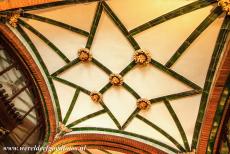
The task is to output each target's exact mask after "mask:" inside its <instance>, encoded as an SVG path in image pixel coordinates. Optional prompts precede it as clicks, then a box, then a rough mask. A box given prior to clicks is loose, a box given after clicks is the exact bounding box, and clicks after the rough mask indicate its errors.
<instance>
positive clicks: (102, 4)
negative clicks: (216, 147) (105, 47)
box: [0, 0, 230, 153]
mask: <svg viewBox="0 0 230 154" xmlns="http://www.w3.org/2000/svg"><path fill="white" fill-rule="evenodd" d="M95 1H96V0H73V1H58V2H52V3H44V4H39V5H33V6H25V7H20V8H21V9H20V11H21V12H19V16H17V17H14V16H13V15H14V13H15V12H18V8H17V9H15V8H14V9H7V10H3V11H0V18H1V20H0V21H2V22H3V23H4V24H8V25H11V27H12V28H15V30H16V31H17V32H18V33H19V34H20V35H21V36H22V37H23V39H24V40H25V41H26V43H27V44H28V45H29V47H30V48H31V49H32V51H33V54H34V55H35V57H36V58H37V59H38V61H39V64H40V66H41V68H42V70H43V71H44V74H45V76H46V78H47V80H48V84H49V86H50V89H51V91H52V94H53V98H54V103H55V106H56V111H57V117H58V119H57V121H59V122H62V123H63V125H66V126H65V127H66V129H71V130H72V131H75V132H79V131H82V132H84V131H98V132H102V131H103V132H108V133H114V134H123V135H127V136H131V137H136V138H140V139H143V140H146V141H148V142H151V143H154V144H157V145H159V146H161V147H163V149H164V148H166V149H167V150H169V151H171V152H174V153H178V152H191V151H193V150H195V149H197V146H199V143H198V141H199V135H200V133H201V126H202V122H203V119H204V116H205V110H206V107H207V103H208V98H209V95H210V94H211V86H212V84H213V83H214V81H213V80H214V77H215V72H216V70H217V67H218V63H219V61H220V60H221V55H222V53H223V52H224V48H225V44H226V41H227V40H228V37H229V30H230V16H227V15H225V17H224V21H223V23H222V25H221V28H220V31H219V34H218V37H217V40H216V44H215V47H214V50H213V54H212V58H211V62H210V65H209V68H208V73H207V75H206V79H205V84H204V87H202V86H200V85H199V84H197V83H195V82H194V81H192V80H190V79H188V78H187V77H185V76H183V75H181V74H179V73H177V71H175V70H174V69H172V67H173V66H174V64H175V63H176V62H177V61H179V59H182V58H183V55H184V53H186V51H187V49H188V48H189V47H190V46H191V45H192V44H194V42H195V40H197V39H198V37H199V36H200V35H201V34H202V33H203V32H204V31H205V30H206V29H207V28H208V27H210V25H211V24H212V23H213V22H214V21H216V20H217V19H218V18H220V16H221V15H223V12H224V11H223V9H222V8H221V7H220V6H217V5H213V4H214V3H217V1H216V0H197V1H195V2H192V3H190V4H187V5H185V6H183V7H180V8H178V9H175V10H173V11H171V12H168V13H166V14H163V15H161V16H159V17H157V18H154V19H152V20H150V21H148V22H147V23H144V24H142V25H140V26H137V27H136V28H133V29H131V30H128V28H127V27H126V25H125V24H124V23H123V21H122V20H121V19H120V18H119V16H118V15H117V14H116V13H115V12H114V10H113V8H112V7H111V6H110V5H109V3H108V2H106V1H99V2H95ZM90 2H94V3H97V7H96V10H95V14H94V18H93V21H92V25H91V28H90V30H89V31H87V30H84V29H81V28H78V27H77V26H73V25H70V24H67V23H65V22H61V21H58V20H55V19H52V18H48V17H43V16H40V15H36V14H33V13H31V12H28V11H33V10H41V9H45V8H51V7H56V6H63V5H73V4H79V3H90ZM0 4H1V2H0ZM210 5H213V7H214V9H212V10H211V12H210V13H209V15H208V16H207V17H206V18H205V19H204V20H203V21H202V22H201V23H200V24H199V25H198V26H197V27H196V28H195V29H194V30H193V31H192V32H191V33H190V35H189V36H188V37H187V38H186V39H185V40H184V41H183V42H182V44H181V45H180V46H179V48H178V49H177V50H176V51H175V52H174V53H173V55H172V56H171V57H170V58H169V60H168V61H167V62H166V63H165V64H162V63H161V62H159V61H157V60H156V59H155V57H154V56H152V57H151V56H150V55H148V54H147V53H148V52H147V51H145V50H144V49H142V48H141V45H140V44H139V43H138V41H137V39H136V37H135V35H137V34H139V33H141V32H144V31H147V30H148V29H150V28H154V27H155V26H157V25H159V24H162V23H164V22H167V21H169V20H171V19H174V18H176V17H179V16H182V15H185V14H187V13H190V12H193V11H196V10H198V9H202V8H205V7H207V6H210ZM0 10H1V7H0ZM103 13H106V15H107V16H108V17H109V18H110V19H111V21H112V22H113V23H114V25H115V26H116V27H117V28H118V29H119V30H120V32H121V33H122V34H123V37H125V38H126V40H127V41H128V42H129V44H130V45H131V47H132V48H133V50H134V52H135V55H136V56H134V57H133V59H131V60H130V61H128V64H127V65H126V66H125V67H124V68H123V69H122V70H121V71H120V73H118V74H115V72H113V70H111V69H110V68H108V67H107V66H106V65H105V64H103V62H101V61H99V60H98V59H97V58H96V57H94V55H93V53H91V49H92V46H93V44H94V40H95V35H96V33H97V30H98V27H99V24H100V22H101V20H102V15H103ZM225 14H226V13H225ZM13 17H14V18H13ZM12 18H13V19H14V20H13V19H12ZM26 19H31V20H35V21H39V22H42V23H46V24H50V25H53V26H56V27H59V28H62V29H65V30H68V31H71V32H73V33H75V34H78V35H81V36H82V37H84V38H86V39H87V41H86V44H85V47H84V48H81V49H79V52H78V57H77V56H76V57H75V58H74V59H73V60H71V59H70V58H68V56H67V55H66V54H65V53H64V51H62V50H61V49H59V47H58V46H57V45H55V43H53V42H52V41H51V40H50V39H49V38H48V37H46V36H45V34H43V33H42V32H40V31H39V30H38V29H36V28H35V27H34V26H33V25H31V24H29V21H28V20H26ZM10 21H14V23H13V24H12V22H10ZM14 25H15V26H14ZM25 29H26V30H25ZM27 31H30V32H31V33H32V34H34V35H35V36H37V37H38V38H39V39H40V40H41V41H42V42H43V43H44V44H45V45H46V46H48V47H49V48H50V49H52V51H53V52H54V53H55V54H56V55H57V56H58V57H59V58H60V59H61V60H62V61H63V63H65V65H64V66H62V67H60V68H58V69H57V70H55V71H54V72H51V71H50V70H49V69H48V65H47V64H46V63H45V62H44V58H43V57H42V55H41V54H40V52H39V49H38V48H37V47H36V45H35V42H34V41H33V40H32V39H31V37H30V35H29V34H28V32H27ZM140 53H141V54H140ZM76 55H77V54H76ZM138 56H140V57H138ZM143 57H144V60H145V61H143V62H142V61H141V60H142V59H138V58H143ZM84 58H86V59H84ZM88 63H90V64H93V65H95V66H96V67H97V68H100V69H101V70H102V71H103V72H104V73H105V74H106V75H107V76H108V79H109V80H108V81H109V82H107V83H106V84H105V85H104V86H103V87H102V88H101V89H99V90H98V91H91V90H90V89H88V88H85V87H84V86H81V85H78V84H76V83H74V82H72V81H69V80H67V79H64V78H62V77H61V75H62V74H64V73H65V72H67V71H68V70H70V69H72V68H73V67H74V66H76V65H80V64H88ZM142 64H143V65H142ZM147 64H148V65H150V66H152V67H154V68H156V69H157V70H159V71H160V72H162V73H163V74H164V75H167V76H169V77H171V78H172V79H175V80H176V81H179V82H180V83H182V84H183V85H185V86H187V87H189V88H190V90H184V91H182V92H177V93H173V94H168V95H163V96H159V97H153V98H150V99H146V98H142V96H141V95H140V94H139V93H138V92H137V91H136V90H135V88H133V87H132V86H130V85H129V84H128V83H127V82H126V81H125V80H124V77H125V76H126V75H127V74H128V73H129V72H131V71H133V70H134V69H135V68H136V67H138V66H140V65H142V68H143V67H146V65H147ZM54 82H59V83H62V84H64V85H66V86H68V87H71V88H73V89H74V95H73V98H72V100H71V102H70V105H69V107H68V110H67V113H66V114H65V115H63V113H62V110H61V106H60V97H59V96H58V93H57V89H56V88H55V85H54ZM113 87H122V88H124V89H125V90H126V91H127V92H128V93H129V94H131V95H132V96H133V97H134V98H135V100H136V101H137V102H136V104H137V105H136V108H135V110H134V111H133V112H132V113H131V114H130V115H129V116H128V118H127V119H126V121H125V122H124V123H123V124H122V123H121V122H120V121H119V119H118V118H117V117H116V116H115V115H114V113H113V112H112V111H111V109H110V108H109V107H108V105H107V104H106V102H105V101H104V100H103V95H105V93H106V92H108V91H109V90H110V89H112V88H113ZM81 93H84V94H86V95H87V96H89V97H90V98H91V99H93V96H92V95H93V94H95V95H97V98H96V99H98V101H94V103H95V104H98V105H99V106H101V107H102V109H100V110H98V111H96V112H93V113H90V114H87V115H85V116H83V117H82V118H80V119H77V120H74V121H73V122H71V123H68V124H67V122H68V120H69V118H70V116H71V115H72V114H74V112H73V109H74V107H75V105H76V101H77V99H79V97H80V94H81ZM195 95H201V100H200V106H199V111H198V116H197V119H196V123H195V128H194V133H193V138H192V144H191V145H190V143H189V141H188V136H187V134H186V132H185V129H184V128H183V125H182V123H181V121H180V119H179V118H178V117H179V116H178V113H177V112H176V111H175V110H174V108H173V107H172V101H174V100H178V99H181V98H186V97H189V96H195ZM140 100H141V101H140ZM140 103H145V104H142V105H144V107H143V108H142V107H140ZM160 103H162V104H163V105H164V106H165V107H166V109H167V112H168V113H169V114H170V116H171V118H172V120H173V122H174V123H175V126H176V128H177V130H178V131H179V134H180V137H181V139H182V143H180V142H178V141H177V140H176V139H175V138H174V137H173V136H172V135H171V134H169V133H168V132H167V130H164V129H162V128H161V127H160V126H158V125H157V124H155V123H154V121H151V120H149V119H147V118H146V117H144V116H143V115H142V114H141V112H142V109H144V108H145V107H146V112H148V111H147V110H148V109H147V108H149V107H151V106H152V105H154V104H160ZM138 104H139V106H138ZM147 106H148V107H147ZM104 114H108V116H109V117H110V119H111V120H112V121H113V122H114V124H115V125H116V127H117V129H110V128H98V127H80V128H78V127H76V126H77V125H78V124H80V123H83V122H85V121H87V120H90V119H92V118H95V117H98V116H100V115H104ZM134 119H138V120H140V121H141V122H143V123H145V124H146V125H148V126H150V127H151V128H153V129H154V130H155V131H157V132H159V133H160V134H161V135H163V136H164V137H165V138H167V139H168V140H169V141H170V142H171V143H172V144H173V145H174V147H173V146H171V145H168V144H165V143H163V142H161V141H158V140H155V139H154V138H151V137H149V136H144V135H141V134H138V133H133V132H129V131H128V130H127V127H128V126H130V123H132V122H133V121H134ZM67 133H68V132H67ZM60 136H61V137H62V136H63V138H64V139H65V133H63V134H61V135H59V138H58V140H57V142H56V144H58V141H59V139H61V137H60ZM67 136H68V135H67ZM66 138H67V137H66ZM210 142H211V141H210ZM210 144H211V143H209V147H211V150H212V148H213V147H212V146H210ZM138 150H139V149H138ZM88 153H89V152H88Z"/></svg>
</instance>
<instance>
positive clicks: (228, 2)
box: [217, 0, 230, 15]
mask: <svg viewBox="0 0 230 154" xmlns="http://www.w3.org/2000/svg"><path fill="white" fill-rule="evenodd" d="M217 1H218V6H221V7H222V9H223V11H225V12H227V15H230V0H217Z"/></svg>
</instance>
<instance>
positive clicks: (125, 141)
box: [51, 133, 166, 154]
mask: <svg viewBox="0 0 230 154" xmlns="http://www.w3.org/2000/svg"><path fill="white" fill-rule="evenodd" d="M62 145H63V146H66V147H73V146H85V145H86V147H87V148H88V149H105V150H113V151H118V152H123V153H127V154H134V153H135V154H166V153H165V152H163V151H161V150H159V149H157V148H156V147H153V146H150V145H148V144H145V143H142V142H139V141H136V140H133V139H129V138H125V137H121V136H114V135H107V134H96V133H88V134H87V133H85V134H74V135H66V136H63V137H61V138H60V139H57V140H56V141H54V142H53V143H52V145H51V147H59V146H62ZM67 153H68V152H67Z"/></svg>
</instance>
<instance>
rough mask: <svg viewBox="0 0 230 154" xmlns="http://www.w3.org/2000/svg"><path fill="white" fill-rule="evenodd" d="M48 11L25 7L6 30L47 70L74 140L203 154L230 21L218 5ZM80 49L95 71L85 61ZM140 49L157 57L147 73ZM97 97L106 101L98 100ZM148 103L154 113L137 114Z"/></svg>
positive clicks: (99, 5) (150, 2) (122, 4)
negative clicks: (97, 137) (103, 139)
mask: <svg viewBox="0 0 230 154" xmlns="http://www.w3.org/2000/svg"><path fill="white" fill-rule="evenodd" d="M56 4H58V3H56ZM66 4H67V3H66ZM44 6H45V5H44ZM51 6H52V5H50V6H49V7H44V8H43V7H41V8H40V9H39V7H37V8H36V7H27V8H25V9H24V10H21V11H22V12H21V16H20V18H19V19H18V23H19V25H18V26H17V27H16V28H13V27H12V26H10V25H9V27H11V29H12V30H13V31H14V32H15V34H16V35H17V36H18V37H19V38H20V39H21V41H22V42H23V43H24V45H25V46H26V47H27V48H28V50H29V51H30V52H31V55H32V56H33V57H34V59H35V60H36V62H37V64H38V65H39V67H40V69H41V70H42V72H43V74H44V77H45V78H46V81H47V84H48V86H49V89H50V92H51V94H53V96H52V97H53V102H54V106H55V107H56V113H57V117H58V120H59V121H61V122H62V123H64V124H65V125H66V126H67V127H68V128H71V129H72V130H73V131H72V132H71V134H76V133H77V134H79V133H81V132H84V133H85V132H89V133H91V132H97V133H103V134H114V135H118V136H124V137H127V138H132V139H135V140H138V141H141V142H144V143H147V144H150V145H153V146H155V147H157V148H159V149H161V150H163V151H166V152H168V153H172V152H174V153H176V152H179V151H180V152H183V151H191V150H193V149H196V145H197V140H198V136H199V131H200V126H201V123H202V117H203V114H204V111H205V106H206V103H207V101H208V94H209V91H210V88H211V85H212V81H213V79H214V77H215V70H216V68H217V65H218V63H219V61H220V59H221V56H222V50H223V48H224V44H225V42H226V41H227V39H228V37H227V34H228V31H229V23H230V22H229V17H226V13H223V11H222V9H221V7H219V6H217V3H216V1H215V0H198V1H195V0H164V1H162V0H125V1H119V0H108V1H101V2H91V3H84V4H75V3H73V2H72V3H70V4H69V5H60V6H52V7H51ZM3 14H4V12H3ZM82 48H88V49H89V51H90V53H91V54H92V60H91V61H90V62H82V61H81V60H80V59H79V57H78V50H79V49H82ZM140 49H142V50H143V51H146V52H147V53H149V54H150V56H151V60H150V62H149V64H146V65H143V66H142V65H140V64H138V63H135V61H134V59H133V55H134V53H136V51H137V50H138V51H140ZM208 72H209V73H208ZM112 73H114V74H120V76H121V77H122V78H123V84H122V85H121V86H114V85H112V84H111V83H110V81H109V76H110V75H111V74H112ZM94 91H96V92H100V93H101V94H102V101H101V102H99V103H95V102H93V101H92V99H91V97H90V93H91V92H94ZM141 98H143V99H146V100H149V101H150V104H151V105H150V108H149V109H148V110H141V109H140V108H138V106H137V100H139V99H141Z"/></svg>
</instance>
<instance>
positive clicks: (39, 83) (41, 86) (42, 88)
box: [0, 23, 56, 142]
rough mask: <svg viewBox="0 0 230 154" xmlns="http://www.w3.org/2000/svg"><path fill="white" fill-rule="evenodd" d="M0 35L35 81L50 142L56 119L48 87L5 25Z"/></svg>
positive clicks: (25, 50) (1, 27) (21, 45)
mask: <svg viewBox="0 0 230 154" xmlns="http://www.w3.org/2000/svg"><path fill="white" fill-rule="evenodd" d="M0 33H1V34H3V35H4V36H5V37H6V38H7V40H8V41H9V42H10V43H11V44H12V45H13V46H14V48H15V49H16V50H17V53H18V54H19V56H20V58H22V59H23V62H24V63H25V65H26V67H27V69H28V70H29V71H30V73H31V75H32V76H33V78H34V79H35V80H34V82H35V85H36V88H37V90H38V91H39V93H40V94H41V95H42V96H43V98H44V99H43V100H44V101H42V109H43V110H44V113H45V118H47V119H45V121H46V126H49V129H48V127H46V129H47V130H46V134H45V135H46V136H47V138H48V142H52V141H53V139H54V135H55V132H56V118H55V112H54V108H53V104H52V99H51V96H50V93H49V90H48V87H47V85H46V82H45V80H44V78H43V76H42V73H41V72H40V70H39V68H38V66H37V64H36V63H35V61H34V60H33V58H32V56H31V55H30V54H29V52H28V50H27V49H26V47H25V46H24V45H23V44H22V42H21V41H20V40H19V39H18V38H17V36H16V35H15V34H14V33H13V32H12V31H11V30H10V29H9V28H8V27H7V26H6V25H4V24H1V23H0ZM45 106H46V107H47V108H46V107H45ZM46 113H47V114H46ZM48 132H49V133H48Z"/></svg>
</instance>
